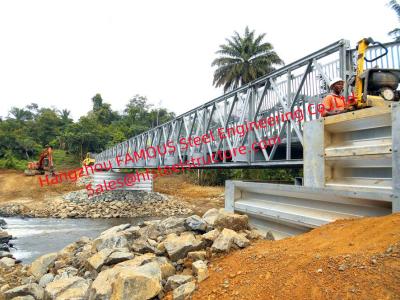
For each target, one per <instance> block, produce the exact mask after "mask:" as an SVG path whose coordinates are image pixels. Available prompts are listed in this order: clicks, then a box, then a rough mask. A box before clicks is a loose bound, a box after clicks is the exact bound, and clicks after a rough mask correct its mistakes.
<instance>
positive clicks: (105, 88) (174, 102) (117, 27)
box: [0, 0, 399, 120]
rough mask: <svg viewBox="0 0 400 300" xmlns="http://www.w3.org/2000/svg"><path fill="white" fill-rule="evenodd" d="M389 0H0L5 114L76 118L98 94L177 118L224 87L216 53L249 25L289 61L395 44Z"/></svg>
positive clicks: (0, 112) (0, 93) (0, 89)
mask: <svg viewBox="0 0 400 300" xmlns="http://www.w3.org/2000/svg"><path fill="white" fill-rule="evenodd" d="M387 2H388V1H385V0H354V1H349V0H336V1H324V0H302V1H288V0H280V1H266V0H264V1H256V0H247V1H237V0H218V1H216V0H214V1H210V0H202V1H189V0H186V1H184V0H168V1H165V0H164V1H162V0H159V1H158V0H157V1H156V0H148V1H136V0H131V1H123V0H114V1H102V0H85V1H82V0H80V1H76V0H68V1H64V0H63V1H61V0H46V1H45V0H35V1H32V0H13V1H6V0H0V116H2V117H3V118H4V117H6V116H7V114H8V111H9V110H10V108H11V107H12V106H17V107H20V108H21V107H24V106H25V105H28V104H30V103H32V102H34V103H37V104H39V106H41V107H51V106H55V107H57V108H58V109H68V110H70V111H71V115H72V117H73V118H74V119H75V120H77V119H78V118H79V117H80V116H82V115H84V114H86V113H87V112H88V111H89V110H90V109H91V105H92V103H91V98H92V97H93V96H94V95H95V94H96V93H100V94H101V95H102V97H103V99H104V101H105V102H107V103H111V105H112V108H113V109H114V110H117V111H122V110H123V108H124V107H125V105H126V104H127V103H128V101H129V99H131V98H132V97H133V96H134V95H136V94H139V95H143V96H146V97H147V98H148V100H149V102H150V103H152V104H154V105H155V106H156V107H157V106H160V105H161V106H162V107H166V108H167V109H169V110H171V111H173V112H175V113H176V114H181V113H184V112H186V111H188V110H190V109H192V108H195V107H196V106H199V105H201V104H203V103H205V102H207V101H209V100H212V99H213V98H216V97H217V96H220V95H221V94H222V93H223V92H222V89H221V88H214V87H213V86H212V80H213V72H214V69H213V68H212V67H211V62H212V61H213V59H214V58H215V57H216V54H215V51H217V50H218V48H219V45H221V44H223V43H224V42H225V39H226V38H229V37H230V36H232V34H233V32H234V31H238V32H239V33H243V32H244V28H245V27H246V26H249V28H250V29H251V30H255V32H256V34H257V33H258V34H259V33H266V37H265V40H266V41H268V42H270V43H272V45H273V46H274V48H275V51H276V52H277V53H278V55H279V56H280V57H281V58H282V59H283V60H284V61H285V63H290V62H292V61H294V60H297V59H299V58H301V57H303V56H306V55H307V54H310V53H311V52H314V51H316V50H319V49H321V48H323V47H325V46H327V45H329V44H331V43H333V42H335V41H337V40H339V39H342V38H344V39H348V40H350V42H351V44H352V46H355V44H356V42H357V41H358V40H360V39H361V38H363V37H369V36H370V37H372V38H374V39H375V40H378V41H381V42H389V41H391V38H390V37H389V36H388V35H387V32H388V31H390V30H392V29H394V28H396V27H398V26H399V25H398V20H397V18H396V15H395V13H394V12H393V11H392V10H391V9H390V8H389V7H387V5H386V3H387Z"/></svg>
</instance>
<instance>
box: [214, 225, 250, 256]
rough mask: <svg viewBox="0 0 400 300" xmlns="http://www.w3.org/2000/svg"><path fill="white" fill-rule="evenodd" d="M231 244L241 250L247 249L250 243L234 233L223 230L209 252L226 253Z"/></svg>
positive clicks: (229, 230)
mask: <svg viewBox="0 0 400 300" xmlns="http://www.w3.org/2000/svg"><path fill="white" fill-rule="evenodd" d="M233 244H236V245H237V246H238V247H241V248H243V247H247V246H248V245H249V244H250V241H249V240H248V239H246V238H245V237H243V236H241V235H240V234H238V233H236V232H235V231H233V230H231V229H226V228H225V229H224V230H222V232H221V233H220V235H219V236H218V237H217V239H216V240H215V241H214V243H213V244H212V246H211V250H212V251H215V252H228V251H229V250H230V249H231V247H232V245H233Z"/></svg>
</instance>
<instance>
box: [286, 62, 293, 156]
mask: <svg viewBox="0 0 400 300" xmlns="http://www.w3.org/2000/svg"><path fill="white" fill-rule="evenodd" d="M291 94H292V73H291V71H290V70H288V72H287V97H286V101H287V107H290V112H292V111H293V108H292V103H290V99H291V97H292V95H291ZM291 158H292V127H291V122H286V159H287V160H290V159H291Z"/></svg>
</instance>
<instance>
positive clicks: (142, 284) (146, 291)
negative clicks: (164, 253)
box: [111, 262, 162, 300]
mask: <svg viewBox="0 0 400 300" xmlns="http://www.w3.org/2000/svg"><path fill="white" fill-rule="evenodd" d="M160 282H161V270H160V266H159V265H158V263H156V262H151V263H148V264H145V265H143V266H140V267H137V268H135V269H129V268H121V270H120V271H119V272H118V273H117V275H116V278H115V281H114V282H113V283H112V294H111V300H128V299H129V300H132V299H138V300H139V299H151V298H153V297H155V296H157V295H158V294H159V293H160V292H161V291H162V286H161V283H160Z"/></svg>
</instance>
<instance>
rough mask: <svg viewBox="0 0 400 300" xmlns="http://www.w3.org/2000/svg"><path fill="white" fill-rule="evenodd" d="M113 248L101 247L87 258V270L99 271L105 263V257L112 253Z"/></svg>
mask: <svg viewBox="0 0 400 300" xmlns="http://www.w3.org/2000/svg"><path fill="white" fill-rule="evenodd" d="M113 252H114V250H113V249H109V248H106V249H102V250H100V251H99V252H97V253H96V254H94V255H93V256H91V257H90V258H89V259H88V260H87V268H88V269H89V270H96V271H97V272H99V271H100V269H101V267H102V266H103V265H104V264H105V263H106V260H107V258H108V257H109V256H110V254H111V253H113Z"/></svg>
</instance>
